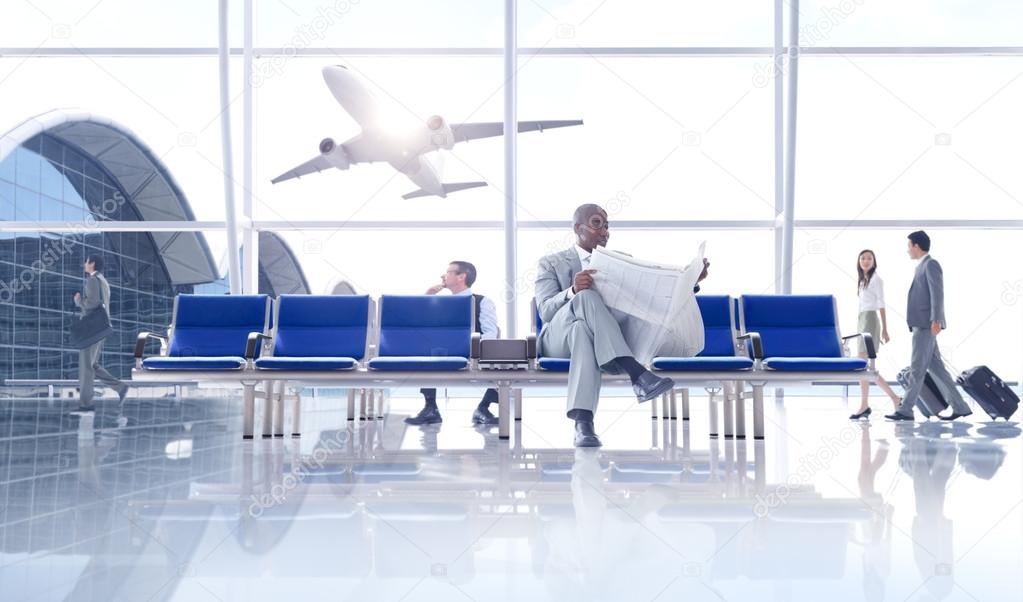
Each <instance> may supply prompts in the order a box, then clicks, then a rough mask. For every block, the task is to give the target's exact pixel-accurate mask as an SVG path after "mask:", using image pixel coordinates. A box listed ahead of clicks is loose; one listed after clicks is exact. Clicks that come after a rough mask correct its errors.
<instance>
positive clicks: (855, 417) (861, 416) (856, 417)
mask: <svg viewBox="0 0 1023 602" xmlns="http://www.w3.org/2000/svg"><path fill="white" fill-rule="evenodd" d="M864 418H870V408H867V409H865V410H863V411H862V412H859V413H857V414H853V415H852V416H849V420H863V419H864Z"/></svg>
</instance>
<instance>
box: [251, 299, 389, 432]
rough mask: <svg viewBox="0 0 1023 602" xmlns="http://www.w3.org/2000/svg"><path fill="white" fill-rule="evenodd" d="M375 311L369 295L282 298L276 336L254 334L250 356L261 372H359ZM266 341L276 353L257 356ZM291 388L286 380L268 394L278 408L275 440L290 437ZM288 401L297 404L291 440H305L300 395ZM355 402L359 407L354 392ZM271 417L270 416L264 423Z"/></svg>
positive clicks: (276, 313)
mask: <svg viewBox="0 0 1023 602" xmlns="http://www.w3.org/2000/svg"><path fill="white" fill-rule="evenodd" d="M369 308H370V302H369V296H368V295H281V296H280V297H278V298H277V302H276V303H275V304H274V316H273V317H274V320H273V323H274V327H273V330H272V334H271V336H269V337H267V336H266V335H264V334H263V333H259V332H253V333H250V334H249V342H248V346H247V348H246V350H245V357H246V359H249V360H250V361H253V366H254V367H255V369H256V370H257V371H265V372H270V371H281V370H291V371H297V372H313V371H319V372H330V371H339V370H353V369H354V368H355V367H356V366H357V365H358V362H359V360H361V359H362V358H363V357H364V356H365V355H366V338H367V334H368V330H369ZM266 339H271V340H272V341H273V346H272V351H271V352H270V353H271V354H270V355H269V356H263V357H259V358H256V355H258V350H259V346H260V345H259V344H260V342H262V341H264V340H266ZM286 385H287V383H286V382H285V381H277V382H274V381H269V380H268V381H267V387H266V388H267V395H268V398H270V400H271V401H272V402H273V406H274V413H273V417H272V420H271V425H272V428H273V435H274V436H275V437H283V436H284V400H285V388H286ZM288 398H289V399H292V400H293V401H294V406H293V412H292V428H291V436H292V437H299V436H301V429H300V426H299V425H300V417H301V403H302V400H301V397H300V395H299V393H298V392H295V394H294V395H290V396H288ZM349 398H350V399H352V400H353V403H354V396H353V392H352V391H350V392H349ZM268 417H270V414H269V412H268V413H266V414H265V415H264V421H265V420H266V419H267V418H268ZM351 417H352V412H350V413H349V418H351ZM273 425H275V426H273ZM265 430H267V427H266V424H265V422H264V431H265Z"/></svg>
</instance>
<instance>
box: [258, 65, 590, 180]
mask: <svg viewBox="0 0 1023 602" xmlns="http://www.w3.org/2000/svg"><path fill="white" fill-rule="evenodd" d="M323 79H324V81H325V82H326V83H327V87H328V88H330V91H331V92H332V93H333V94H334V98H336V99H337V101H338V102H339V103H340V104H341V107H342V108H343V109H344V110H345V111H346V112H347V113H348V114H349V115H351V116H352V118H353V119H355V121H356V123H358V124H359V127H361V128H362V131H361V132H360V133H359V134H357V135H355V136H353V137H352V138H349V139H348V140H346V141H345V142H343V143H341V144H337V143H336V142H335V141H334V139H333V138H324V139H323V140H322V141H321V142H320V154H319V155H317V156H316V157H314V158H312V159H310V160H308V161H306V162H305V163H303V164H301V165H299V166H298V167H295V168H294V169H290V170H288V171H286V172H284V173H282V174H281V175H279V176H277V177H276V178H274V179H273V180H271V181H270V183H271V184H276V183H278V182H283V181H285V180H290V179H292V178H301V177H302V176H305V175H309V174H311V173H317V172H320V171H323V170H325V169H330V168H331V167H334V168H337V169H348V168H349V167H351V166H352V165H355V164H357V163H374V162H377V161H386V162H387V163H389V164H390V165H391V167H393V168H395V169H397V170H398V171H399V172H401V173H403V174H404V175H405V176H406V177H408V179H410V180H412V182H413V183H415V184H416V185H418V186H419V189H418V190H415V191H413V192H410V193H408V194H405V195H402V198H403V199H412V198H417V197H424V196H439V197H447V195H448V194H450V193H452V192H457V191H459V190H467V189H469V188H478V187H480V186H486V185H487V183H486V182H451V183H442V182H441V181H440V174H439V173H438V171H437V169H435V168H434V166H433V165H432V164H431V163H430V162H429V161H427V160H426V159H425V157H424V156H423V155H425V154H427V153H431V152H434V151H439V150H441V149H444V150H451V148H453V147H454V145H455V144H456V143H458V142H467V141H469V140H476V139H479V138H490V137H493V136H501V135H504V123H503V122H499V121H498V122H485V123H448V122H447V121H445V120H444V118H443V117H441V116H440V115H433V116H431V117H430V118H429V119H427V120H426V123H424V124H422V125H420V126H416V127H414V128H412V129H410V130H406V131H394V126H393V124H392V123H390V122H389V120H388V119H386V118H385V117H384V116H383V115H382V114H381V113H380V111H379V110H378V106H377V102H376V99H375V98H374V97H373V95H372V93H371V92H370V90H369V88H367V87H366V85H365V84H364V83H363V82H362V81H361V80H359V78H357V77H356V76H355V74H354V73H352V72H351V71H350V70H349V69H348V68H347V67H345V66H343V65H329V66H327V67H324V68H323ZM582 124H583V122H582V120H581V119H573V120H554V121H520V122H519V132H543V131H544V130H550V129H554V128H561V127H569V126H574V125H582Z"/></svg>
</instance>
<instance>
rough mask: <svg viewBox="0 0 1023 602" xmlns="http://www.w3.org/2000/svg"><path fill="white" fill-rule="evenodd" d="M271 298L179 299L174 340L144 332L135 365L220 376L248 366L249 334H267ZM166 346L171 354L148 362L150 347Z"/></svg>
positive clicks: (252, 296) (179, 297) (205, 297)
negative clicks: (156, 343)
mask: <svg viewBox="0 0 1023 602" xmlns="http://www.w3.org/2000/svg"><path fill="white" fill-rule="evenodd" d="M269 321H270V299H269V297H267V296H266V295H178V296H177V297H176V298H175V299H174V318H173V322H172V324H171V327H170V333H169V337H166V338H165V337H162V336H159V335H156V334H153V333H149V332H142V333H139V336H138V339H137V340H136V342H135V366H136V369H138V370H141V371H148V370H153V371H185V370H187V371H204V372H205V371H218V370H225V371H228V370H231V371H233V370H241V369H242V368H244V367H245V365H246V362H245V347H246V343H247V341H248V338H249V333H251V332H260V333H263V334H266V332H267V327H268V324H269ZM149 339H157V340H160V341H161V342H163V343H164V345H163V347H165V348H166V355H159V356H154V357H147V358H145V359H143V358H142V356H143V354H144V352H145V346H146V342H147V341H148V340H149Z"/></svg>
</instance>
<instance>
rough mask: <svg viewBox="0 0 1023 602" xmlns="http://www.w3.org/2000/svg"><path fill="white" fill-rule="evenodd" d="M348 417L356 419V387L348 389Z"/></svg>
mask: <svg viewBox="0 0 1023 602" xmlns="http://www.w3.org/2000/svg"><path fill="white" fill-rule="evenodd" d="M348 419H349V420H355V389H348Z"/></svg>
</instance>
